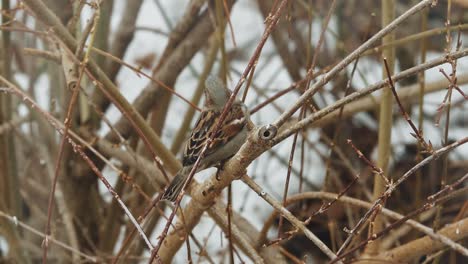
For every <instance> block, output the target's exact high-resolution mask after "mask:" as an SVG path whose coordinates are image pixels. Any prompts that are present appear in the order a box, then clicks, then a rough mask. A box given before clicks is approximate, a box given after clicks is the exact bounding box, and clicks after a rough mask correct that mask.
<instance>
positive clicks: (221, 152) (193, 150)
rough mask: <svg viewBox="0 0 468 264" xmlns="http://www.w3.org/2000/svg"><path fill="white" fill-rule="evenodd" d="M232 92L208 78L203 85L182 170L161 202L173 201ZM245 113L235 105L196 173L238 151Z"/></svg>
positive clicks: (247, 116) (185, 150)
mask: <svg viewBox="0 0 468 264" xmlns="http://www.w3.org/2000/svg"><path fill="white" fill-rule="evenodd" d="M230 95H231V92H230V91H229V90H228V89H227V88H225V87H224V85H223V84H222V83H221V81H220V80H219V79H217V78H215V77H209V78H208V79H207V80H206V82H205V97H206V101H205V106H204V108H203V111H202V113H201V115H200V117H199V119H198V121H197V122H196V124H195V127H194V128H193V130H192V133H191V134H190V138H189V139H188V140H187V142H186V145H185V149H184V153H183V158H182V165H183V167H182V169H180V170H179V172H178V173H177V174H176V176H175V177H174V179H173V180H172V182H171V183H170V184H169V186H168V187H167V188H166V191H165V192H164V195H163V197H162V199H166V200H170V201H175V200H176V199H177V196H178V195H179V193H180V191H181V190H182V187H183V185H184V183H185V181H186V179H187V177H188V175H189V173H190V171H191V169H192V167H193V165H194V164H195V162H196V161H197V159H198V157H199V156H200V152H201V151H202V149H203V147H204V146H205V144H206V142H207V140H208V138H209V137H210V136H211V135H212V133H213V130H214V128H215V126H216V124H217V122H218V120H219V117H220V115H221V111H222V109H223V108H224V105H225V104H226V102H227V101H228V99H229V97H230ZM248 118H249V115H248V111H247V108H246V106H245V105H244V104H243V103H242V102H241V101H238V100H236V101H234V103H233V104H232V106H231V109H230V111H229V112H228V114H227V116H226V118H225V119H224V120H223V124H222V125H221V128H220V130H219V131H217V132H216V134H215V135H214V137H213V141H212V142H211V144H210V145H209V146H208V147H207V150H206V152H205V155H204V157H203V159H202V160H201V162H200V165H199V166H198V168H197V172H198V171H201V170H204V169H206V168H210V167H213V166H216V165H217V164H219V163H220V162H222V161H224V160H227V159H229V158H230V157H232V156H233V155H234V154H236V153H237V151H238V150H239V149H240V147H241V146H242V144H243V143H244V142H245V139H246V138H247V122H248Z"/></svg>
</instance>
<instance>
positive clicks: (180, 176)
mask: <svg viewBox="0 0 468 264" xmlns="http://www.w3.org/2000/svg"><path fill="white" fill-rule="evenodd" d="M189 173H190V169H188V170H187V168H186V167H184V168H182V169H180V170H179V172H177V174H176V176H175V177H174V178H173V179H172V181H171V183H170V184H169V186H168V187H167V188H166V190H165V191H164V194H163V196H162V198H161V199H162V200H168V201H171V202H175V200H176V199H177V196H179V193H180V192H181V191H182V187H184V183H185V181H186V180H187V176H188V175H189Z"/></svg>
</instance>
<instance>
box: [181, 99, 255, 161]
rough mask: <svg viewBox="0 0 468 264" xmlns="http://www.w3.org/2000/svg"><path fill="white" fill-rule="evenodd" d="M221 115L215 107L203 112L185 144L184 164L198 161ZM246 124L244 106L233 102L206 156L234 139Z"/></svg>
mask: <svg viewBox="0 0 468 264" xmlns="http://www.w3.org/2000/svg"><path fill="white" fill-rule="evenodd" d="M219 117H220V112H219V111H216V110H213V109H211V110H210V109H207V110H204V111H203V112H202V113H201V115H200V118H199V119H198V121H197V123H196V124H195V127H194V129H193V130H192V133H191V135H190V138H189V139H188V141H187V144H186V145H185V150H184V157H183V160H182V164H183V165H184V166H190V165H193V164H194V163H195V162H196V161H197V159H198V157H199V156H200V152H201V151H202V149H203V146H204V145H205V144H206V142H207V140H208V138H209V137H210V136H211V134H212V131H213V130H214V128H215V126H216V123H217V122H218V119H219ZM245 125H246V119H245V116H244V112H243V110H242V107H241V106H240V105H239V104H238V103H235V104H233V106H232V108H231V110H230V111H229V112H228V114H227V116H226V118H225V119H224V121H223V125H222V126H221V128H220V129H219V131H218V132H217V133H216V134H215V135H214V138H213V141H212V142H211V144H210V145H209V146H208V148H207V150H206V152H205V157H206V156H208V155H210V154H212V153H214V152H215V151H217V150H218V149H220V148H222V147H223V145H225V144H226V143H227V142H229V141H230V140H232V139H233V138H234V137H235V136H236V135H237V134H238V133H239V132H240V131H241V130H242V129H243V128H244V126H245ZM233 154H235V153H233Z"/></svg>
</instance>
